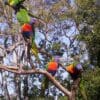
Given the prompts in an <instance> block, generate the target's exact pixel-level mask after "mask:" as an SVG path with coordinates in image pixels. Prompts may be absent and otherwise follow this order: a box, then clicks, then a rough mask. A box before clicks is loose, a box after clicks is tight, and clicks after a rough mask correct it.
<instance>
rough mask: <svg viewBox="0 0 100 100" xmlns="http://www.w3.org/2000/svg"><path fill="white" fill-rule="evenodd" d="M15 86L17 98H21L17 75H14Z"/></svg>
mask: <svg viewBox="0 0 100 100" xmlns="http://www.w3.org/2000/svg"><path fill="white" fill-rule="evenodd" d="M15 87H16V94H17V97H16V98H17V100H22V98H21V82H20V79H19V76H18V75H15Z"/></svg>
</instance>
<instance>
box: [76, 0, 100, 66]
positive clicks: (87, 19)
mask: <svg viewBox="0 0 100 100" xmlns="http://www.w3.org/2000/svg"><path fill="white" fill-rule="evenodd" d="M76 3H77V7H78V8H77V9H78V10H77V13H76V17H75V19H76V24H77V25H78V29H79V32H80V35H79V39H80V40H82V41H85V42H86V44H87V49H88V51H89V56H90V60H91V63H92V64H96V65H98V66H100V63H99V61H100V22H99V19H100V17H99V14H100V10H99V7H98V6H97V5H96V0H76Z"/></svg>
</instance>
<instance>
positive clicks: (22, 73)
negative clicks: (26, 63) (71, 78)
mask: <svg viewBox="0 0 100 100" xmlns="http://www.w3.org/2000/svg"><path fill="white" fill-rule="evenodd" d="M0 70H5V71H8V72H12V73H16V74H18V75H26V74H44V75H45V76H46V77H48V78H49V80H50V81H51V82H52V83H53V84H54V85H55V86H56V87H57V88H58V89H59V90H60V91H62V92H63V93H64V94H65V95H66V96H68V97H70V96H71V92H70V91H69V90H67V89H65V88H64V87H63V86H62V85H61V84H60V83H59V82H58V81H57V80H56V79H55V78H54V77H53V76H52V75H51V74H50V73H48V72H47V71H46V70H36V69H31V70H18V69H16V68H15V69H13V67H12V69H11V68H9V67H8V66H4V65H0Z"/></svg>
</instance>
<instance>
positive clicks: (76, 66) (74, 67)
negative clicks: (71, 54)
mask: <svg viewBox="0 0 100 100" xmlns="http://www.w3.org/2000/svg"><path fill="white" fill-rule="evenodd" d="M66 71H67V72H68V73H69V74H70V75H71V77H72V79H73V80H76V79H77V78H78V77H79V76H80V74H81V72H82V71H83V68H82V65H81V64H80V63H77V62H76V63H73V64H70V65H69V66H67V67H66Z"/></svg>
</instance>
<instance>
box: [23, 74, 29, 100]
mask: <svg viewBox="0 0 100 100" xmlns="http://www.w3.org/2000/svg"><path fill="white" fill-rule="evenodd" d="M23 95H24V100H29V99H28V77H27V76H25V78H24V88H23Z"/></svg>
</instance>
